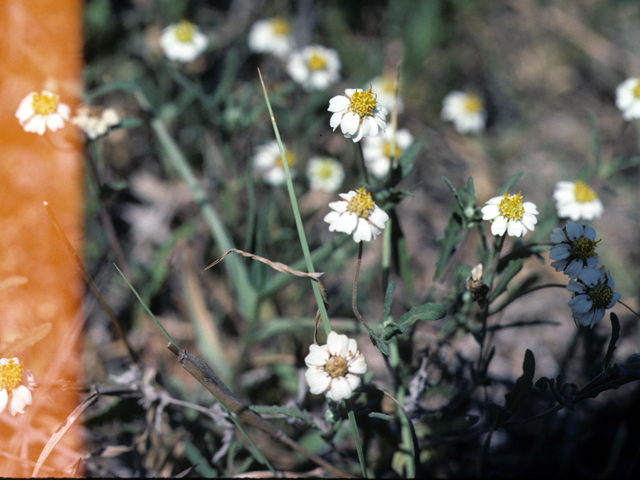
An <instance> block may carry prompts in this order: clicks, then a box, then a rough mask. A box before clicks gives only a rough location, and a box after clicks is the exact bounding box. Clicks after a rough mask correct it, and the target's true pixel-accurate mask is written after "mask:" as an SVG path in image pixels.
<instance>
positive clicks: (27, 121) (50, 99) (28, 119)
mask: <svg viewBox="0 0 640 480" xmlns="http://www.w3.org/2000/svg"><path fill="white" fill-rule="evenodd" d="M70 114H71V109H70V108H69V106H68V105H65V104H64V103H60V96H58V95H57V94H55V93H51V92H48V91H47V90H42V91H41V92H40V93H38V92H31V93H30V94H29V95H27V96H26V97H25V98H24V99H23V100H22V101H21V102H20V105H19V106H18V110H17V111H16V117H17V118H18V121H19V122H20V125H21V126H22V128H24V131H25V132H34V133H37V134H38V135H44V132H45V131H46V130H47V128H48V129H49V130H51V131H52V132H55V131H56V130H58V129H60V128H62V127H64V121H65V120H67V121H68V120H69V115H70Z"/></svg>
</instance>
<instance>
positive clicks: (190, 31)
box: [160, 20, 209, 62]
mask: <svg viewBox="0 0 640 480" xmlns="http://www.w3.org/2000/svg"><path fill="white" fill-rule="evenodd" d="M208 44H209V41H208V40H207V37H206V36H205V35H204V34H203V33H201V32H200V30H199V29H198V27H197V26H196V25H194V24H193V23H191V22H188V21H186V20H182V21H181V22H180V23H174V24H172V25H169V26H168V27H166V28H165V29H164V30H163V31H162V36H161V37H160V46H161V47H162V51H163V52H164V54H165V55H166V56H167V58H168V59H169V60H177V61H179V62H190V61H192V60H195V59H196V57H198V55H200V54H201V53H202V52H204V50H205V49H206V48H207V45H208Z"/></svg>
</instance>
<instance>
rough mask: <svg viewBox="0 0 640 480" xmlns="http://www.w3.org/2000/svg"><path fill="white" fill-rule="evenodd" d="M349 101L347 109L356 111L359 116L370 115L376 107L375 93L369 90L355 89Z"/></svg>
mask: <svg viewBox="0 0 640 480" xmlns="http://www.w3.org/2000/svg"><path fill="white" fill-rule="evenodd" d="M350 100H351V103H349V111H350V112H355V113H357V114H358V115H359V116H360V118H362V117H370V116H371V115H373V111H374V110H375V108H376V103H377V95H376V94H375V93H373V92H371V86H369V90H367V91H366V92H365V91H357V92H354V93H353V94H352V95H351V98H350Z"/></svg>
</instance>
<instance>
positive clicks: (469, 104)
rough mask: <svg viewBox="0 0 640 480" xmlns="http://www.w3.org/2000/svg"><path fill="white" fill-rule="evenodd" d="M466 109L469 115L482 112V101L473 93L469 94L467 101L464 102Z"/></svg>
mask: <svg viewBox="0 0 640 480" xmlns="http://www.w3.org/2000/svg"><path fill="white" fill-rule="evenodd" d="M464 109H465V111H466V112H467V113H478V112H479V111H480V110H482V100H480V99H479V98H478V97H476V96H475V95H473V94H471V93H467V99H466V100H465V102H464Z"/></svg>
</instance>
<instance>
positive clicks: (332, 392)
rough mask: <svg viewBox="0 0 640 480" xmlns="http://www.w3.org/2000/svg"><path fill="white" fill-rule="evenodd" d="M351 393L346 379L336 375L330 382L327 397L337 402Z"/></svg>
mask: <svg viewBox="0 0 640 480" xmlns="http://www.w3.org/2000/svg"><path fill="white" fill-rule="evenodd" d="M352 393H353V392H352V390H351V386H350V385H349V382H348V381H347V379H346V378H344V377H336V378H334V379H333V380H332V382H331V388H329V391H328V392H327V398H329V399H331V400H333V401H334V402H339V401H340V400H344V399H347V398H349V397H351V394H352Z"/></svg>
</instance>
